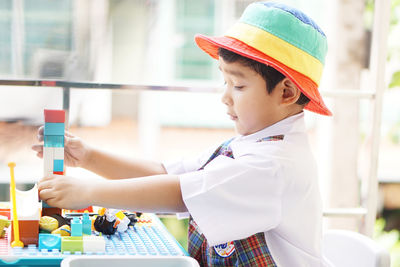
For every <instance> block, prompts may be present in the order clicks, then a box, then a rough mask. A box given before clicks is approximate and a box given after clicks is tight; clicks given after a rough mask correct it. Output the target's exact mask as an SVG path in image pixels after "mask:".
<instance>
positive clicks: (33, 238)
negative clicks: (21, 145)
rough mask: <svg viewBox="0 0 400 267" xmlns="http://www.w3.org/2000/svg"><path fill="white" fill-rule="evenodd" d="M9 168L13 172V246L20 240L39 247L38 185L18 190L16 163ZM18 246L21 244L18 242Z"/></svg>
mask: <svg viewBox="0 0 400 267" xmlns="http://www.w3.org/2000/svg"><path fill="white" fill-rule="evenodd" d="M9 166H10V172H11V182H10V196H11V202H12V208H11V209H12V222H11V224H12V227H11V235H10V237H11V244H12V242H13V241H18V240H19V241H21V242H22V243H23V244H24V245H29V244H35V245H37V243H38V235H39V219H40V212H41V203H40V202H39V193H38V188H37V185H36V184H35V186H34V187H33V188H32V189H30V190H28V191H20V190H17V189H16V188H15V178H14V167H15V163H13V162H12V163H9ZM16 244H20V243H19V242H16Z"/></svg>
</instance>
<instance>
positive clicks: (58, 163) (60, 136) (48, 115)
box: [42, 109, 65, 215]
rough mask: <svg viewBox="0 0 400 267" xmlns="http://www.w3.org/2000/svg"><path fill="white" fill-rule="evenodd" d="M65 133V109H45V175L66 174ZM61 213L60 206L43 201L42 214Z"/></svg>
mask: <svg viewBox="0 0 400 267" xmlns="http://www.w3.org/2000/svg"><path fill="white" fill-rule="evenodd" d="M64 133H65V111H64V110H51V109H45V110H44V133H43V134H44V145H43V162H44V170H43V171H44V176H48V175H53V174H59V175H63V174H64ZM55 213H56V214H61V210H60V209H58V208H52V207H50V206H48V205H47V204H46V203H44V202H43V210H42V215H52V214H55Z"/></svg>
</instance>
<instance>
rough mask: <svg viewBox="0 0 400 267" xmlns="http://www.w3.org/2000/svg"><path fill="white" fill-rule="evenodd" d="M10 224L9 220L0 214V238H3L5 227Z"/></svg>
mask: <svg viewBox="0 0 400 267" xmlns="http://www.w3.org/2000/svg"><path fill="white" fill-rule="evenodd" d="M9 226H10V221H9V220H8V218H7V217H6V216H2V215H0V238H3V237H4V236H5V234H6V231H5V228H7V227H9Z"/></svg>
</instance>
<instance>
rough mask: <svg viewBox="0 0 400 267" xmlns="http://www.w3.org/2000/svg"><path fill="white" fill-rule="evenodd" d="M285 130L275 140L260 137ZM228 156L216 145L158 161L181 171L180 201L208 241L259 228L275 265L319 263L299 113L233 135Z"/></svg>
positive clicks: (317, 221) (309, 165) (317, 223)
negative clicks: (190, 156) (216, 153)
mask: <svg viewBox="0 0 400 267" xmlns="http://www.w3.org/2000/svg"><path fill="white" fill-rule="evenodd" d="M275 135H284V139H283V140H281V141H261V142H257V140H260V139H261V138H265V137H269V136H275ZM230 147H231V149H232V152H233V156H234V159H232V158H229V157H227V156H223V155H219V156H217V157H216V158H215V159H214V160H212V161H211V162H210V163H209V164H208V165H207V166H206V167H205V168H204V170H201V171H198V169H199V168H200V167H201V166H202V165H203V164H204V163H205V162H206V161H207V160H208V158H209V157H210V156H211V154H212V153H213V152H214V150H215V149H214V150H210V151H209V152H207V153H205V154H203V155H202V156H201V157H199V158H196V159H193V160H183V161H180V162H175V163H172V164H164V166H165V168H166V170H167V172H168V173H169V174H177V175H180V185H181V190H182V197H183V201H184V202H185V204H186V207H187V209H188V211H189V213H190V214H191V216H192V217H193V219H194V221H195V222H196V223H197V225H198V226H199V228H200V230H201V231H202V233H203V234H204V236H205V237H206V238H207V241H208V243H209V245H210V246H214V245H218V244H222V243H226V242H229V241H232V240H238V239H243V238H246V237H249V236H251V235H253V234H256V233H258V232H264V233H265V239H266V243H267V245H268V248H269V250H270V252H271V254H272V257H273V259H274V261H275V263H276V264H277V265H278V266H279V267H293V266H296V267H302V266H305V267H314V266H325V264H323V260H322V256H321V223H322V207H321V206H322V205H321V197H320V192H319V186H318V177H317V168H316V164H315V160H314V158H313V155H312V153H311V151H310V147H309V143H308V138H307V135H306V132H305V125H304V114H303V113H301V114H298V115H295V116H291V117H289V118H286V119H284V120H282V121H280V122H277V123H275V124H273V125H271V126H269V127H267V128H265V129H263V130H261V131H259V132H256V133H254V134H251V135H247V136H238V137H236V138H234V139H233V140H232V142H231V143H230Z"/></svg>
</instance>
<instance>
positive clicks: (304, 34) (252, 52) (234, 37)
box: [195, 2, 332, 116]
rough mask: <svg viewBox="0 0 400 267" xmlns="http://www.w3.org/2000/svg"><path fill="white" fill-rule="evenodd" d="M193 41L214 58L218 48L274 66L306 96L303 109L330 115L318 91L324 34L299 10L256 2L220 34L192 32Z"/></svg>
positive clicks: (322, 64) (321, 68)
mask: <svg viewBox="0 0 400 267" xmlns="http://www.w3.org/2000/svg"><path fill="white" fill-rule="evenodd" d="M195 41H196V43H197V45H198V46H199V47H200V48H201V49H202V50H204V51H205V52H206V53H207V54H209V55H210V56H211V57H213V58H215V59H218V48H219V47H222V48H225V49H227V50H230V51H232V52H235V53H237V54H240V55H242V56H245V57H248V58H251V59H254V60H256V61H259V62H262V63H265V64H267V65H269V66H271V67H273V68H275V69H277V70H278V71H280V72H282V73H283V74H284V75H285V76H286V77H288V78H289V79H290V80H292V81H293V82H294V83H295V84H296V85H297V87H298V88H299V89H300V90H301V91H302V92H303V94H304V95H306V96H307V97H308V98H309V99H310V102H309V103H308V104H307V105H306V107H305V109H307V110H310V111H313V112H316V113H319V114H322V115H328V116H330V115H332V113H331V112H330V111H329V109H328V108H327V107H326V105H325V103H324V101H323V100H322V97H321V95H320V93H319V91H318V86H319V83H320V80H321V76H322V70H323V67H324V62H325V55H326V52H327V40H326V36H325V34H324V33H323V31H322V30H321V29H320V28H319V27H318V25H317V24H316V23H315V22H314V21H313V20H311V19H310V18H309V17H308V16H307V15H305V14H304V13H302V12H301V11H299V10H297V9H294V8H292V7H289V6H287V5H284V4H280V3H274V2H256V3H253V4H250V5H249V6H248V7H247V8H246V9H245V11H244V12H243V14H242V16H241V18H240V19H239V21H238V22H237V23H236V24H235V25H234V26H233V27H232V28H231V29H230V30H229V31H228V32H227V33H226V34H225V35H224V36H222V37H209V36H205V35H202V34H196V36H195Z"/></svg>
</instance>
